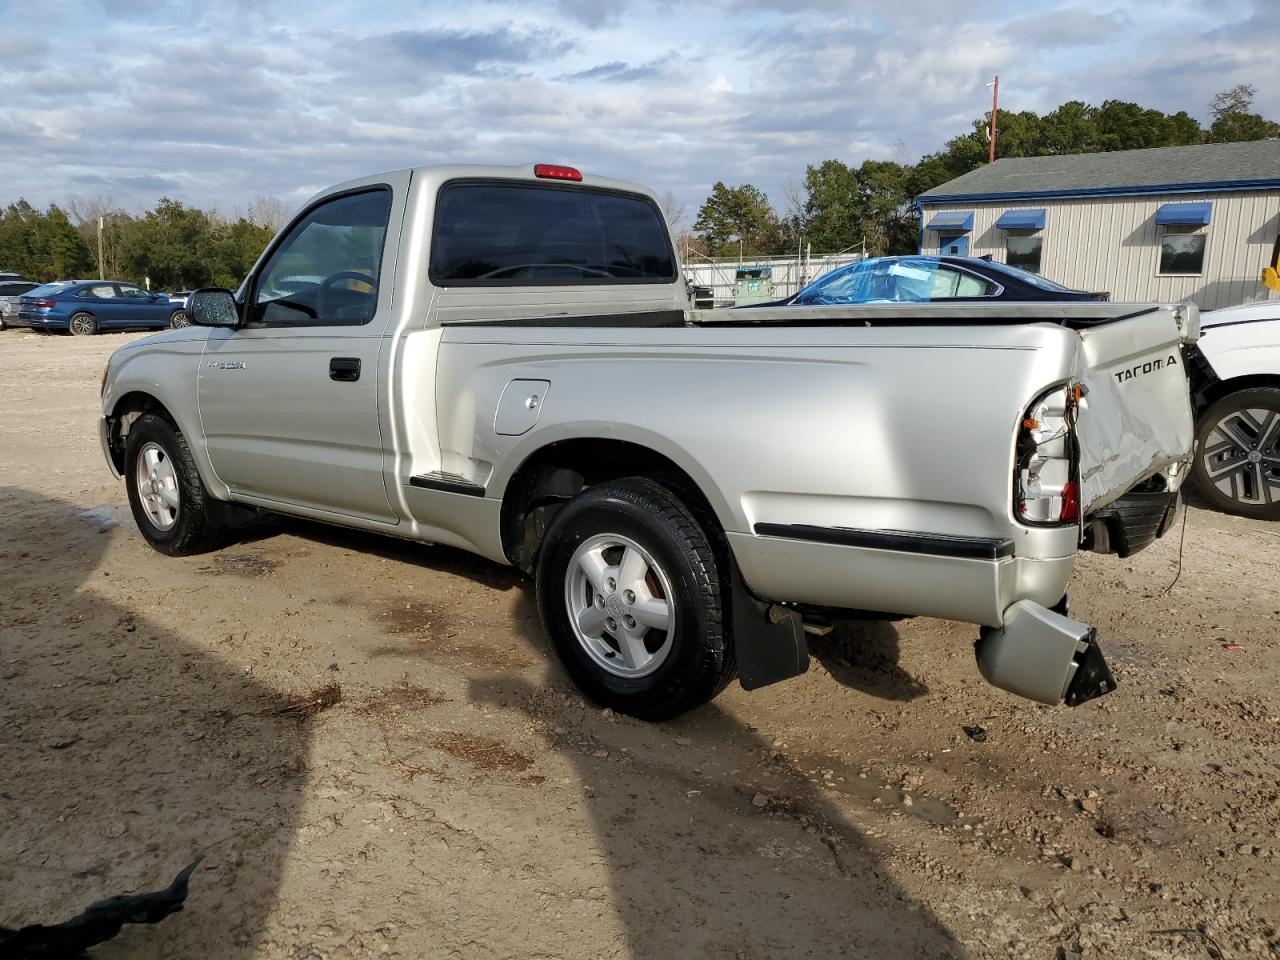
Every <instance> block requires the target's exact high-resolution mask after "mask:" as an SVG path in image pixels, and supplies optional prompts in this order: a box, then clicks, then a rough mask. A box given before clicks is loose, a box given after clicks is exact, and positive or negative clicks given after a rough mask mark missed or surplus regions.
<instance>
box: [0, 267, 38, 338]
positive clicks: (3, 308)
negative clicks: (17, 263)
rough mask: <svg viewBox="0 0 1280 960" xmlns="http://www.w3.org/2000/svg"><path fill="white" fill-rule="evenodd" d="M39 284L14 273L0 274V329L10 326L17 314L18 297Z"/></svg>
mask: <svg viewBox="0 0 1280 960" xmlns="http://www.w3.org/2000/svg"><path fill="white" fill-rule="evenodd" d="M38 286H40V284H38V283H36V282H35V281H34V280H26V279H24V278H22V277H19V276H18V275H17V274H16V273H15V274H0V330H4V329H5V328H6V327H9V326H12V324H13V319H14V318H16V317H17V316H18V299H19V298H20V297H21V296H22V295H23V294H24V293H27V292H29V291H31V290H34V289H35V288H36V287H38Z"/></svg>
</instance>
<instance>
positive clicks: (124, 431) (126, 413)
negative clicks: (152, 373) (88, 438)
mask: <svg viewBox="0 0 1280 960" xmlns="http://www.w3.org/2000/svg"><path fill="white" fill-rule="evenodd" d="M144 413H158V414H160V415H161V416H163V417H164V418H165V419H166V420H169V421H171V422H172V420H173V416H172V415H171V414H170V413H169V411H168V410H167V409H165V406H164V404H163V403H161V402H160V401H159V400H157V399H156V398H155V397H153V396H151V394H149V393H142V392H141V391H135V392H134V393H126V394H125V395H124V396H123V397H121V398H120V399H119V400H117V401H116V405H115V407H114V408H113V409H112V411H111V412H110V413H109V414H107V447H108V449H109V450H110V451H111V462H112V464H113V465H114V466H115V468H116V472H117V473H124V445H125V441H126V440H127V439H128V438H129V428H130V427H131V426H133V422H134V421H135V420H137V419H138V418H139V417H140V416H142V415H143V414H144Z"/></svg>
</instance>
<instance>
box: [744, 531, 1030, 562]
mask: <svg viewBox="0 0 1280 960" xmlns="http://www.w3.org/2000/svg"><path fill="white" fill-rule="evenodd" d="M754 529H755V532H756V535H757V536H761V537H783V538H785V539H787V540H806V541H809V542H811V543H830V544H834V545H836V546H841V547H865V548H867V549H870V550H895V551H897V552H899V553H919V554H923V555H925V556H930V557H958V558H961V559H964V560H1000V559H1003V558H1004V557H1012V556H1013V541H1012V540H1007V539H1006V540H997V539H996V538H994V537H958V536H952V535H951V534H946V533H915V532H912V531H909V530H854V529H852V528H849V527H818V526H813V525H810V524H807V523H757V524H756V525H755V528H754Z"/></svg>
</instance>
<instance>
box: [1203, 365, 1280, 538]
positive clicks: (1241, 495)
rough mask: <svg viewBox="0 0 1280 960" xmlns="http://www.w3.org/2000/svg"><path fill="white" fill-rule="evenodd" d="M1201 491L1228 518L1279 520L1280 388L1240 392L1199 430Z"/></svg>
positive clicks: (1217, 406)
mask: <svg viewBox="0 0 1280 960" xmlns="http://www.w3.org/2000/svg"><path fill="white" fill-rule="evenodd" d="M1195 450H1196V454H1195V460H1194V462H1193V463H1192V465H1191V474H1192V476H1193V477H1195V481H1196V487H1197V488H1198V489H1199V491H1200V493H1201V495H1203V496H1204V498H1205V499H1206V500H1208V501H1209V502H1210V503H1211V504H1213V505H1214V506H1215V507H1217V508H1218V509H1219V510H1222V511H1224V512H1226V513H1234V514H1237V515H1239V516H1242V517H1251V518H1253V519H1255V520H1280V389H1277V388H1275V387H1254V388H1251V389H1247V390H1238V391H1236V392H1235V393H1229V394H1227V395H1226V396H1225V397H1222V398H1221V399H1219V400H1217V401H1215V402H1214V403H1212V404H1210V405H1209V407H1208V408H1207V409H1206V410H1205V411H1204V412H1203V413H1201V414H1200V419H1199V422H1198V423H1197V425H1196V446H1195Z"/></svg>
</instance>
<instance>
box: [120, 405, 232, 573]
mask: <svg viewBox="0 0 1280 960" xmlns="http://www.w3.org/2000/svg"><path fill="white" fill-rule="evenodd" d="M124 456H125V469H124V478H125V486H126V487H127V488H128V491H129V506H130V508H131V509H132V510H133V519H134V521H135V522H136V523H137V525H138V530H139V532H140V533H141V534H142V536H143V538H144V539H146V541H147V543H149V544H151V546H153V547H154V548H155V549H156V550H159V551H160V552H161V553H165V554H168V555H169V556H171V557H185V556H190V555H191V554H196V553H205V552H207V551H209V550H214V549H216V548H217V547H219V546H221V545H222V540H223V537H224V534H225V531H226V527H227V524H226V510H225V508H224V506H223V505H222V504H221V503H219V502H218V501H216V500H214V499H213V498H212V497H210V496H209V493H208V491H207V490H205V488H204V482H203V481H202V480H201V479H200V474H199V473H198V472H197V471H196V465H195V461H194V460H193V459H192V456H191V450H190V448H189V447H188V446H187V441H186V438H185V437H183V435H182V432H181V431H180V430H178V428H177V427H175V426H174V425H173V424H172V423H170V422H169V420H167V419H166V418H165V417H161V416H158V415H157V414H146V415H144V416H142V417H139V418H138V419H137V420H136V421H135V422H134V423H133V425H132V426H131V427H130V428H129V437H128V440H127V441H126V442H125V451H124Z"/></svg>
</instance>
